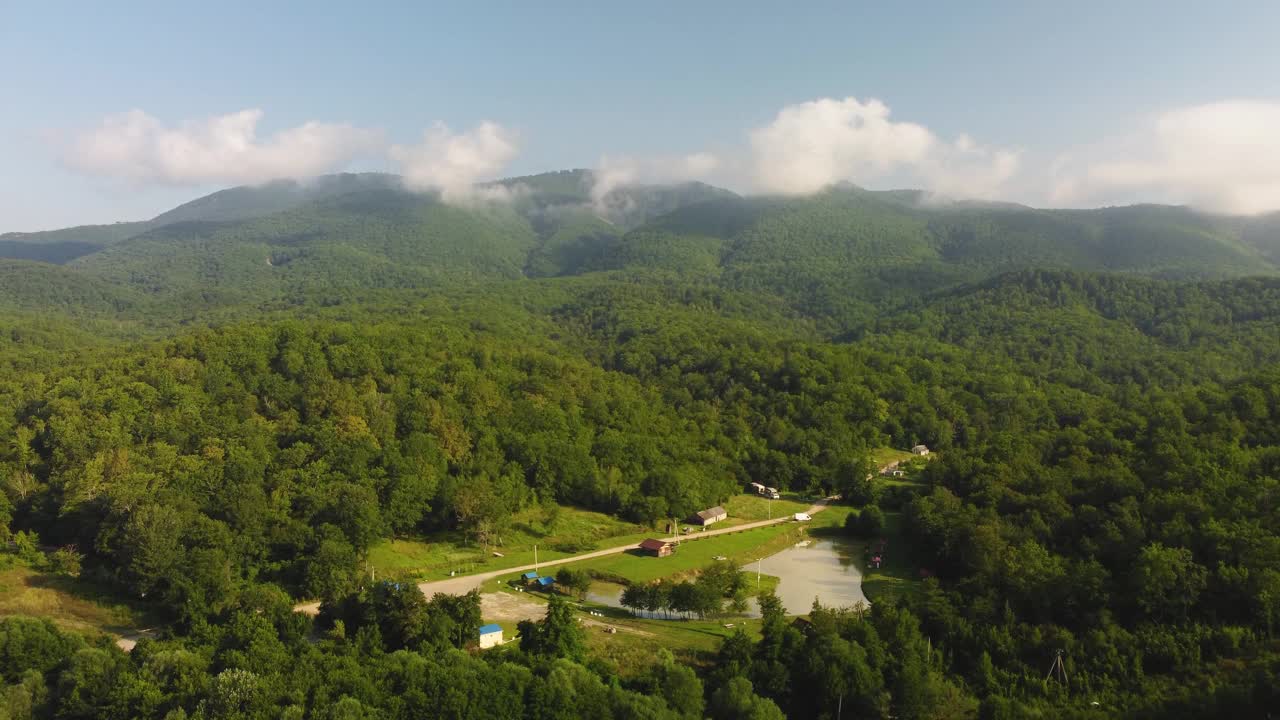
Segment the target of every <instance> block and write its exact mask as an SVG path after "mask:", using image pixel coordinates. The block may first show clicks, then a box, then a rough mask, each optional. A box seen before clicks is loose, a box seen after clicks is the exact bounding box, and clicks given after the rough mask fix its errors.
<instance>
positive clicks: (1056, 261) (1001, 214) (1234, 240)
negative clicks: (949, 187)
mask: <svg viewBox="0 0 1280 720" xmlns="http://www.w3.org/2000/svg"><path fill="white" fill-rule="evenodd" d="M921 199H922V196H919V195H913V194H912V193H910V192H907V191H894V192H890V193H882V192H868V191H865V190H861V189H858V188H851V187H841V188H832V189H830V190H828V191H825V192H822V193H818V194H816V195H813V196H808V197H802V198H779V197H753V198H720V199H715V200H711V201H708V202H703V203H699V204H695V205H690V206H687V207H684V208H681V209H678V210H676V211H674V212H671V213H668V214H667V215H664V216H662V217H659V218H657V219H655V220H653V221H651V222H650V223H648V224H647V225H645V226H643V227H641V228H638V229H636V230H633V231H631V232H630V233H628V234H626V235H625V236H623V237H622V238H620V239H619V240H618V241H617V242H615V243H614V244H613V245H612V246H610V247H609V248H607V249H606V250H604V251H602V252H599V253H597V263H596V264H595V265H593V266H592V267H594V268H599V269H614V270H617V269H639V268H646V267H653V268H663V269H677V268H679V267H681V266H684V267H686V268H687V269H691V270H695V271H699V272H702V271H708V270H711V271H713V272H715V273H716V274H717V275H718V277H719V280H718V281H719V282H720V283H722V284H724V285H726V286H728V287H732V288H735V289H739V290H751V291H760V292H771V293H775V294H779V295H782V296H783V297H786V298H788V299H789V300H790V301H791V302H792V303H793V304H794V305H795V306H796V307H797V308H799V309H801V310H802V311H804V312H805V313H807V314H811V315H816V316H823V315H825V316H830V317H834V318H837V319H838V322H839V323H840V324H842V325H845V326H850V325H854V324H858V323H860V322H863V321H865V320H866V319H867V318H868V317H869V316H870V315H872V314H874V312H876V311H875V309H874V308H875V307H881V308H883V307H891V306H893V305H894V304H896V303H898V302H902V301H904V300H906V299H909V298H911V297H915V296H919V295H921V294H924V293H929V292H933V291H936V290H940V289H943V288H946V287H951V286H955V285H957V284H963V283H972V282H977V281H980V280H982V279H983V278H987V277H991V276H993V275H998V274H1000V273H1004V272H1009V271H1013V270H1021V269H1027V268H1043V269H1061V270H1088V271H1098V272H1131V273H1139V274H1143V275H1149V276H1153V277H1164V278H1225V277H1238V276H1243V275H1267V274H1276V273H1277V272H1280V266H1278V264H1277V262H1276V258H1277V256H1280V242H1277V241H1274V240H1270V238H1274V237H1280V223H1275V224H1274V226H1272V225H1267V224H1265V223H1262V222H1256V221H1255V222H1253V223H1252V224H1243V223H1242V222H1241V221H1240V219H1238V218H1220V217H1215V216H1210V215H1205V214H1201V213H1197V212H1195V211H1192V210H1189V209H1187V208H1181V207H1168V206H1152V205H1142V206H1132V207H1123V208H1104V209H1099V210H1036V209H1032V208H1026V207H1021V206H1016V205H1007V204H975V203H949V204H938V203H929V202H919V200H921ZM1246 231H1247V232H1251V233H1252V235H1250V236H1247V237H1246V235H1245V233H1246ZM1268 243H1272V244H1270V245H1269V244H1268ZM681 245H684V247H681ZM1269 248H1274V249H1275V250H1274V251H1272V250H1269ZM709 252H711V253H714V254H718V257H717V258H716V261H715V262H714V263H709V262H708V253H709Z"/></svg>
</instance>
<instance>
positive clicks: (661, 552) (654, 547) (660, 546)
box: [640, 538, 676, 557]
mask: <svg viewBox="0 0 1280 720" xmlns="http://www.w3.org/2000/svg"><path fill="white" fill-rule="evenodd" d="M640 549H641V550H644V551H645V552H647V553H648V554H650V555H653V556H654V557H666V556H668V555H670V554H671V553H673V552H675V551H676V548H675V546H674V545H672V544H671V543H669V542H667V541H666V540H656V539H654V538H649V539H648V540H645V541H644V542H642V543H640Z"/></svg>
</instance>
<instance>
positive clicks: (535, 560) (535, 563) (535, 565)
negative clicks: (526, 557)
mask: <svg viewBox="0 0 1280 720" xmlns="http://www.w3.org/2000/svg"><path fill="white" fill-rule="evenodd" d="M533 571H534V572H538V546H537V545H534V546H533Z"/></svg>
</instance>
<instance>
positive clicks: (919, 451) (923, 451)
mask: <svg viewBox="0 0 1280 720" xmlns="http://www.w3.org/2000/svg"><path fill="white" fill-rule="evenodd" d="M911 454H912V455H928V454H929V448H927V447H925V446H924V445H917V446H915V447H913V448H911Z"/></svg>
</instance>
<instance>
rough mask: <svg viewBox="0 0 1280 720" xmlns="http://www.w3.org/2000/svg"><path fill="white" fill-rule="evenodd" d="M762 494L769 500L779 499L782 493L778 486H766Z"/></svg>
mask: <svg viewBox="0 0 1280 720" xmlns="http://www.w3.org/2000/svg"><path fill="white" fill-rule="evenodd" d="M764 496H765V497H767V498H769V499H770V500H779V499H781V498H782V493H780V492H778V488H771V487H767V488H765V489H764Z"/></svg>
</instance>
